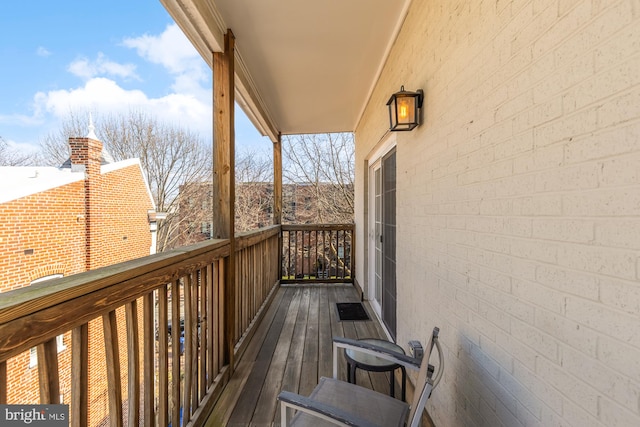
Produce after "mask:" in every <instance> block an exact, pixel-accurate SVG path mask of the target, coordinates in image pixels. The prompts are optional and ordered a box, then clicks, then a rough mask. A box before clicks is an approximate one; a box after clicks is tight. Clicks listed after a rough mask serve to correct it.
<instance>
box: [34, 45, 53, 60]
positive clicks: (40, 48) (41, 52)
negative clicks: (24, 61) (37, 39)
mask: <svg viewBox="0 0 640 427" xmlns="http://www.w3.org/2000/svg"><path fill="white" fill-rule="evenodd" d="M36 55H38V56H42V57H43V58H46V57H47V56H51V52H49V51H48V50H47V48H45V47H43V46H38V49H36Z"/></svg>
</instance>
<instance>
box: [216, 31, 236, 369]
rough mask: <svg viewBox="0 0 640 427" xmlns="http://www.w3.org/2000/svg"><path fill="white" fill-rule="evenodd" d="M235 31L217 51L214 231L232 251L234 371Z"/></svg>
mask: <svg viewBox="0 0 640 427" xmlns="http://www.w3.org/2000/svg"><path fill="white" fill-rule="evenodd" d="M234 45H235V37H234V36H233V33H232V32H231V30H228V31H227V33H226V34H225V36H224V52H221V53H218V52H214V53H213V111H214V112H213V146H214V147H213V224H214V226H213V232H214V236H215V237H216V238H220V239H230V243H231V253H230V255H229V257H228V258H226V259H225V262H224V264H225V265H224V271H225V272H226V275H225V280H224V289H225V290H224V295H225V301H224V308H225V329H224V331H225V332H224V355H225V363H228V364H229V366H230V368H231V370H233V365H234V363H233V359H234V354H233V348H234V344H235V343H234V325H235V321H234V316H235V313H234V310H233V309H232V308H233V307H234V306H235V274H234V272H235V238H234V228H235V206H234V205H235V132H234V120H235V119H234V107H235V105H234V104H235V103H234V96H235V84H234V58H235V55H234V49H235V47H234Z"/></svg>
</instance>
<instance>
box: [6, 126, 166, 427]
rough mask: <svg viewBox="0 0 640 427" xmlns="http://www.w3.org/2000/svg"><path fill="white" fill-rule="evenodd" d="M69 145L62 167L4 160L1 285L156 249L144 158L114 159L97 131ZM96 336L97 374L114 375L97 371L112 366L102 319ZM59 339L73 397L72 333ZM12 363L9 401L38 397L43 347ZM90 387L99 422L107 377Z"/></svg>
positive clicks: (65, 382)
mask: <svg viewBox="0 0 640 427" xmlns="http://www.w3.org/2000/svg"><path fill="white" fill-rule="evenodd" d="M69 145H70V151H71V157H70V159H69V160H68V161H67V162H66V163H65V164H64V165H62V167H60V168H55V167H0V271H2V275H1V277H0V292H6V291H9V290H12V289H17V288H21V287H24V286H30V285H33V286H46V283H45V281H46V280H49V279H54V278H57V277H62V276H68V275H72V274H76V273H80V272H84V271H88V270H93V269H96V268H99V267H103V266H106V265H112V264H116V263H119V262H123V261H127V260H131V259H134V258H139V257H143V256H146V255H149V254H150V253H153V252H155V248H154V247H152V246H154V245H153V244H154V243H155V240H154V236H153V233H152V230H155V223H154V221H155V206H154V202H153V198H152V196H151V193H150V191H149V187H148V185H147V183H146V180H145V177H144V174H143V171H142V169H141V166H140V162H139V161H138V160H137V159H130V160H124V161H120V162H110V161H109V160H110V159H109V156H108V154H106V153H103V152H102V144H101V143H100V142H99V141H97V140H95V139H92V138H70V140H69ZM154 232H155V231H154ZM0 298H1V294H0ZM70 314H71V315H72V313H70ZM123 325H124V322H122V323H120V320H119V327H121V326H123ZM89 340H90V344H89V346H90V349H89V358H90V366H89V369H90V370H91V371H92V378H100V377H103V378H106V375H102V376H101V375H95V372H99V371H101V370H103V369H104V365H105V362H104V349H103V348H104V345H103V342H104V341H103V332H102V325H101V321H94V322H92V323H91V324H90V325H89ZM58 346H59V347H58V351H59V354H58V357H59V362H60V369H61V371H62V375H60V378H61V380H62V383H61V393H62V396H61V397H62V402H63V403H69V396H67V394H68V393H69V392H70V385H69V380H70V377H71V375H70V374H69V372H70V359H71V351H70V348H71V337H70V334H65V335H64V336H60V337H59V340H58ZM8 369H9V370H12V371H13V374H11V375H9V376H8V378H12V381H14V382H13V383H10V384H9V387H8V396H7V398H8V402H9V403H37V402H38V401H39V400H38V399H39V395H38V382H37V378H38V373H37V369H38V368H37V357H36V355H35V351H33V349H32V351H31V352H26V353H24V354H22V355H20V356H18V357H16V358H14V359H12V360H11V361H10V363H9V365H8ZM96 370H97V371H96ZM64 371H66V372H64ZM19 372H22V373H23V374H18V373H19ZM124 375H126V368H125V369H123V376H124ZM89 394H90V396H89V404H90V405H89V406H90V417H91V424H94V423H97V422H99V421H100V420H101V419H103V418H104V416H105V415H106V413H107V401H106V380H105V383H104V384H97V383H95V382H94V383H92V384H91V385H90V391H89Z"/></svg>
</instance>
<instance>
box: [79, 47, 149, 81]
mask: <svg viewBox="0 0 640 427" xmlns="http://www.w3.org/2000/svg"><path fill="white" fill-rule="evenodd" d="M67 70H68V71H69V72H70V73H71V74H73V75H75V76H78V77H81V78H83V79H91V78H93V77H97V76H100V75H108V76H115V77H120V78H123V79H136V80H140V77H138V75H137V74H136V66H135V65H134V64H119V63H117V62H114V61H110V60H109V59H108V58H107V57H106V56H105V55H104V54H103V53H102V52H99V53H98V56H97V58H96V60H95V61H90V60H89V59H87V58H78V59H76V60H75V61H73V62H72V63H71V64H69V67H67Z"/></svg>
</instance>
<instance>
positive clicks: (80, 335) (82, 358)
mask: <svg viewBox="0 0 640 427" xmlns="http://www.w3.org/2000/svg"><path fill="white" fill-rule="evenodd" d="M71 390H73V391H72V392H71V426H72V427H81V426H86V425H87V423H88V420H89V399H88V396H89V325H88V324H87V323H85V324H83V325H80V326H78V327H77V328H74V329H73V331H72V332H71Z"/></svg>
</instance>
